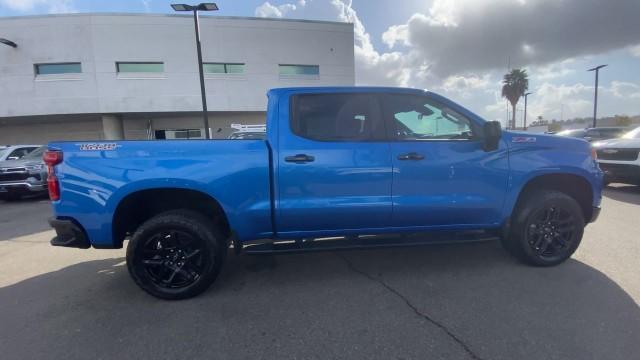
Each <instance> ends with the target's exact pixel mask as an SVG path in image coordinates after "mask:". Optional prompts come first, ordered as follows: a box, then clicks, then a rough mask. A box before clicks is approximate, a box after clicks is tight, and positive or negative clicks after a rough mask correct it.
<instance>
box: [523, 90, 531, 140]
mask: <svg viewBox="0 0 640 360" xmlns="http://www.w3.org/2000/svg"><path fill="white" fill-rule="evenodd" d="M531 94H532V93H530V92H528V93H525V94H524V126H523V130H524V131H527V98H528V97H529V95H531Z"/></svg>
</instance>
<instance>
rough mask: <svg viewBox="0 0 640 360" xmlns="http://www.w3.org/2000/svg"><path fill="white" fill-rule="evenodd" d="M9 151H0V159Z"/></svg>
mask: <svg viewBox="0 0 640 360" xmlns="http://www.w3.org/2000/svg"><path fill="white" fill-rule="evenodd" d="M7 151H9V150H8V149H0V159H1V158H2V157H4V155H5V154H6V153H7Z"/></svg>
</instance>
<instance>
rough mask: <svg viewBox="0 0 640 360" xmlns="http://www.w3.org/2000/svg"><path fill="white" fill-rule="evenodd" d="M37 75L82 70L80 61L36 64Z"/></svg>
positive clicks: (71, 72) (70, 72) (75, 72)
mask: <svg viewBox="0 0 640 360" xmlns="http://www.w3.org/2000/svg"><path fill="white" fill-rule="evenodd" d="M35 68H36V75H52V74H78V73H81V72H82V67H81V65H80V63H57V64H36V65H35Z"/></svg>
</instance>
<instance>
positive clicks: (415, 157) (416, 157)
mask: <svg viewBox="0 0 640 360" xmlns="http://www.w3.org/2000/svg"><path fill="white" fill-rule="evenodd" d="M423 159H424V155H422V154H418V153H416V152H410V153H407V154H400V155H398V160H423Z"/></svg>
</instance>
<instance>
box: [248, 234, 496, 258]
mask: <svg viewBox="0 0 640 360" xmlns="http://www.w3.org/2000/svg"><path fill="white" fill-rule="evenodd" d="M497 239H498V236H497V235H496V234H495V232H494V233H492V232H487V231H485V230H472V231H439V232H429V233H420V234H411V235H390V234H385V235H360V236H347V237H330V238H317V239H297V240H261V241H257V242H250V243H245V244H244V246H243V248H242V251H243V252H245V253H247V254H252V255H259V254H273V253H295V252H307V251H332V250H348V249H362V248H384V247H401V246H420V245H434V244H451V243H461V242H478V241H491V240H497Z"/></svg>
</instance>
